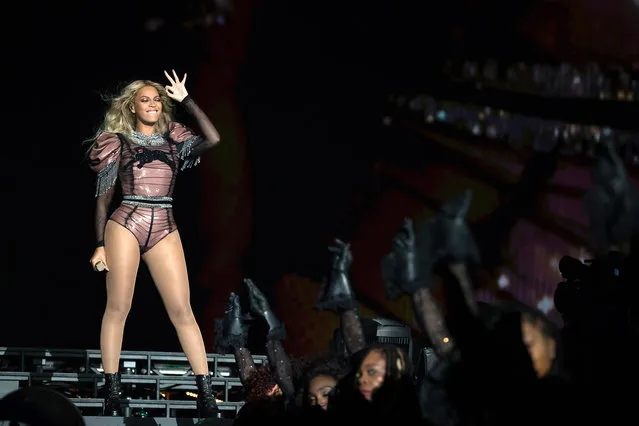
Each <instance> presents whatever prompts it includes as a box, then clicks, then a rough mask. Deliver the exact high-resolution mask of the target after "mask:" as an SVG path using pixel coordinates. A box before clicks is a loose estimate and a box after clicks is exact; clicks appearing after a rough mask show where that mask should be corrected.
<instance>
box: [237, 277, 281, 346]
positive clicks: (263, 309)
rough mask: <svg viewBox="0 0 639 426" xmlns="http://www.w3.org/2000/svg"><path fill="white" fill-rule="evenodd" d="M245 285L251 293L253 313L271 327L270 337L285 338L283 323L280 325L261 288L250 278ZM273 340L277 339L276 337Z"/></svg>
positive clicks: (246, 279) (245, 280) (245, 281)
mask: <svg viewBox="0 0 639 426" xmlns="http://www.w3.org/2000/svg"><path fill="white" fill-rule="evenodd" d="M244 284H245V285H246V287H247V288H248V291H249V300H250V302H251V311H253V313H255V314H256V315H259V316H261V317H262V318H264V320H266V323H267V324H268V327H269V336H278V337H277V338H283V326H282V323H280V321H279V320H278V319H277V317H276V316H275V314H274V313H273V311H272V310H271V305H270V304H269V303H268V300H266V296H264V294H263V293H262V292H261V291H260V289H259V288H257V286H256V285H255V283H254V282H253V280H251V279H250V278H245V279H244ZM273 338H274V339H275V338H276V337H273Z"/></svg>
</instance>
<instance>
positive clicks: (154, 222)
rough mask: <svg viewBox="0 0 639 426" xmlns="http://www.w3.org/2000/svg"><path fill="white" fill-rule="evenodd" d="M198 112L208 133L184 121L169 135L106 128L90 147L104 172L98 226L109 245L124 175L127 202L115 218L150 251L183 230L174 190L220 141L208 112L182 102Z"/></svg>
mask: <svg viewBox="0 0 639 426" xmlns="http://www.w3.org/2000/svg"><path fill="white" fill-rule="evenodd" d="M181 104H182V105H184V106H185V107H186V108H187V110H188V111H189V112H190V113H191V114H193V115H194V116H195V118H196V119H197V121H198V124H199V125H200V128H201V129H202V132H203V134H204V136H205V137H204V138H203V137H201V136H197V135H195V134H193V132H192V131H191V130H190V129H188V128H187V127H185V126H184V125H182V124H180V123H175V122H173V123H170V125H169V130H168V132H167V133H166V134H159V133H155V134H152V135H144V134H142V133H138V132H134V133H133V134H128V135H125V134H122V133H120V134H115V133H108V132H104V133H102V134H100V135H99V136H98V139H97V143H96V144H95V146H94V147H93V148H92V149H91V151H90V152H89V160H90V167H91V169H92V170H93V171H95V172H96V173H97V174H98V177H97V184H96V193H95V196H96V197H97V206H96V213H95V228H96V229H95V230H96V236H97V240H98V245H103V244H104V231H105V228H106V223H107V217H108V212H109V206H110V204H111V201H112V199H113V193H114V189H115V182H116V180H117V178H118V177H119V178H120V184H121V186H122V195H123V199H122V204H121V205H120V206H119V207H118V208H117V209H116V210H115V211H114V212H113V214H111V217H110V218H109V219H110V220H112V221H114V222H116V223H118V224H120V225H122V226H123V227H125V228H126V229H128V230H129V231H131V233H132V234H133V235H134V236H135V238H136V239H137V241H138V244H139V246H140V252H141V253H145V252H147V251H149V250H150V249H151V248H153V246H155V245H156V244H157V243H158V242H159V241H161V240H162V239H163V238H164V237H166V236H167V235H169V234H170V233H171V232H173V231H175V230H176V229H177V227H176V225H175V220H174V219H173V208H172V202H173V198H172V194H173V188H174V187H175V180H176V176H177V173H178V170H184V169H186V168H190V167H193V166H195V165H197V164H198V163H199V161H200V154H201V153H202V152H204V151H205V150H206V149H208V148H210V147H211V146H213V145H214V144H215V143H216V142H217V132H216V131H215V128H214V127H213V124H211V122H210V121H209V119H208V118H207V117H206V114H204V112H203V111H202V110H201V109H200V108H199V107H198V106H197V105H196V104H195V102H194V101H193V100H192V99H191V98H190V97H187V98H186V99H185V100H184V101H182V103H181Z"/></svg>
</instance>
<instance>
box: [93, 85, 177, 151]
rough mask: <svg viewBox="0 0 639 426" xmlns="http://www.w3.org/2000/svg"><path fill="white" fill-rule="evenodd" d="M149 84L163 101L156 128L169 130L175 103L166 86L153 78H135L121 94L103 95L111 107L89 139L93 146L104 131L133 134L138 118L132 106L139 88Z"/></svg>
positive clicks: (164, 130)
mask: <svg viewBox="0 0 639 426" xmlns="http://www.w3.org/2000/svg"><path fill="white" fill-rule="evenodd" d="M147 86H151V87H153V88H155V90H157V91H158V93H159V94H160V101H161V102H162V115H161V116H160V119H159V120H158V122H157V124H156V130H157V132H158V133H165V132H166V131H168V129H169V123H170V122H171V121H173V104H172V102H171V98H169V97H168V95H167V93H166V90H165V89H164V86H162V85H161V84H159V83H156V82H154V81H151V80H135V81H132V82H131V83H129V84H127V85H126V86H124V88H123V89H122V90H121V91H120V93H119V94H117V95H114V96H108V97H107V96H104V97H103V99H104V100H105V101H106V102H108V103H109V108H108V109H107V112H106V114H105V115H104V119H103V121H102V124H101V126H100V127H99V128H98V130H97V131H96V133H95V135H94V136H93V137H92V138H91V139H89V141H90V142H91V145H92V146H93V145H94V144H95V143H96V142H97V138H98V136H100V134H101V133H103V132H109V133H124V134H131V133H133V132H134V131H135V124H136V119H135V114H133V112H131V106H132V105H133V103H134V102H135V95H136V94H137V93H138V90H140V89H142V88H143V87H147Z"/></svg>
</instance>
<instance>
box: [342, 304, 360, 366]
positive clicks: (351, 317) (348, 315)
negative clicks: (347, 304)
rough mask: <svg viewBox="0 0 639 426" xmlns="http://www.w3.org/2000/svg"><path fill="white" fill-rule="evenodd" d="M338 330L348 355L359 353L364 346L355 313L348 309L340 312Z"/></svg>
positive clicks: (353, 310)
mask: <svg viewBox="0 0 639 426" xmlns="http://www.w3.org/2000/svg"><path fill="white" fill-rule="evenodd" d="M339 317H340V328H341V331H342V336H343V338H344V343H345V344H346V349H347V350H348V354H349V355H353V354H354V353H357V352H359V351H360V350H362V349H364V347H365V346H366V340H365V339H364V332H363V330H362V323H361V322H360V320H359V316H358V315H357V311H355V309H349V310H345V311H342V312H340V315H339Z"/></svg>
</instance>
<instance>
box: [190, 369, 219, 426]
mask: <svg viewBox="0 0 639 426" xmlns="http://www.w3.org/2000/svg"><path fill="white" fill-rule="evenodd" d="M195 383H196V384H197V414H198V417H199V418H200V419H207V418H212V417H217V414H218V412H219V411H220V410H219V408H218V407H217V403H216V402H215V395H213V385H211V376H210V375H208V374H200V375H197V376H195Z"/></svg>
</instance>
